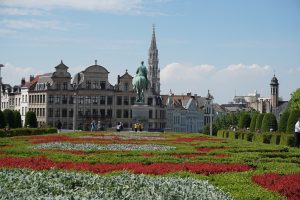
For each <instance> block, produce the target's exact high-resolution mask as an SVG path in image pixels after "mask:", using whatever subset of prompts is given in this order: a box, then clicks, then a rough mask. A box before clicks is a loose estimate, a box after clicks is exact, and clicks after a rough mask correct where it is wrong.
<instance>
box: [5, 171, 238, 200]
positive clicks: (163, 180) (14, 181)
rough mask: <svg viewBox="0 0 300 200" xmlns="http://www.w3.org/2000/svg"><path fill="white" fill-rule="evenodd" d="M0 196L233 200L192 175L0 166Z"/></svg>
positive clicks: (10, 197) (18, 197) (27, 197)
mask: <svg viewBox="0 0 300 200" xmlns="http://www.w3.org/2000/svg"><path fill="white" fill-rule="evenodd" d="M0 194H1V195H0V199H7V200H10V199H12V200H15V199H32V200H33V199H34V200H35V199H57V200H58V199H80V200H81V199H105V200H110V199H111V200H123V199H128V200H130V199H133V200H139V199H143V200H150V199H155V200H157V199H164V200H165V199H166V200H173V199H186V200H195V199H207V200H223V199H224V200H232V198H231V197H230V196H229V195H228V194H227V193H225V192H223V191H221V190H219V189H218V188H216V187H214V186H212V185H210V184H208V182H207V181H202V180H195V179H192V178H175V177H159V176H155V177H152V176H146V175H142V174H141V175H135V174H129V173H123V174H121V175H118V176H100V175H93V174H85V173H78V172H57V171H30V170H24V169H0Z"/></svg>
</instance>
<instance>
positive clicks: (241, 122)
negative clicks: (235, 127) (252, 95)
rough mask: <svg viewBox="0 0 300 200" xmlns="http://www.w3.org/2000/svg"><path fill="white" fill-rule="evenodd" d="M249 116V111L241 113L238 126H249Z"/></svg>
mask: <svg viewBox="0 0 300 200" xmlns="http://www.w3.org/2000/svg"><path fill="white" fill-rule="evenodd" d="M250 123H251V117H250V114H249V113H243V114H242V115H241V117H240V118H239V128H247V127H249V126H250Z"/></svg>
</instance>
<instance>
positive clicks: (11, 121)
mask: <svg viewBox="0 0 300 200" xmlns="http://www.w3.org/2000/svg"><path fill="white" fill-rule="evenodd" d="M3 115H4V118H5V122H6V126H7V127H8V128H15V117H14V113H13V111H12V110H9V109H5V110H4V111H3Z"/></svg>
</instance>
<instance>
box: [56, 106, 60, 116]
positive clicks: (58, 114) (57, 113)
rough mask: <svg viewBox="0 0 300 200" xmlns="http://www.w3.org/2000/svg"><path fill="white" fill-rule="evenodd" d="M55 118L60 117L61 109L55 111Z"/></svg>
mask: <svg viewBox="0 0 300 200" xmlns="http://www.w3.org/2000/svg"><path fill="white" fill-rule="evenodd" d="M55 117H60V108H57V109H56V110H55Z"/></svg>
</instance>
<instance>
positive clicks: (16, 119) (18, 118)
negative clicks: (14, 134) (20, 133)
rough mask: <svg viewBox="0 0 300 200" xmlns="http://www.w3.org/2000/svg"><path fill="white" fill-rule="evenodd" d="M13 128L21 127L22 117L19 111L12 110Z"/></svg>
mask: <svg viewBox="0 0 300 200" xmlns="http://www.w3.org/2000/svg"><path fill="white" fill-rule="evenodd" d="M13 113H14V128H22V119H21V114H20V112H19V111H17V110H14V111H13Z"/></svg>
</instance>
